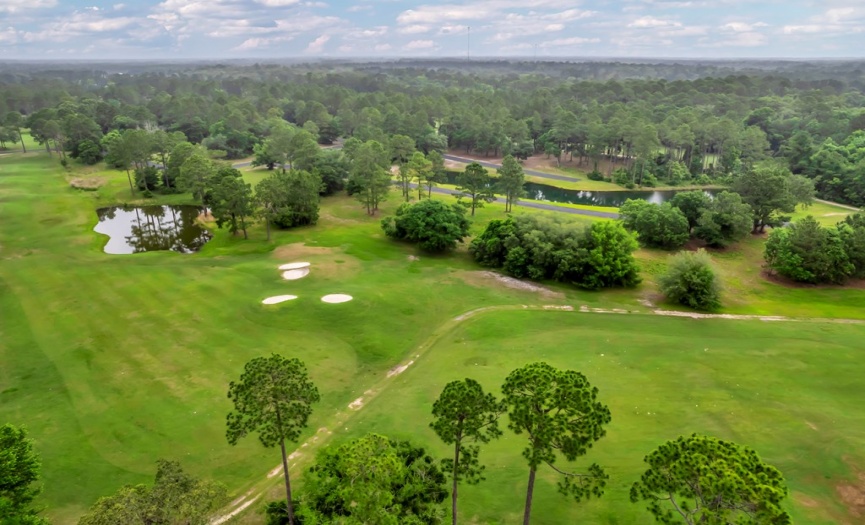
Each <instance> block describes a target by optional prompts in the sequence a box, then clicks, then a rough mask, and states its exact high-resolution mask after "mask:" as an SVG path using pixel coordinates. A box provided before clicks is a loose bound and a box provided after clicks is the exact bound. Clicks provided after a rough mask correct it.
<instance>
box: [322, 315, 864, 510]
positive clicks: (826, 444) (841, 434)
mask: <svg viewBox="0 0 865 525" xmlns="http://www.w3.org/2000/svg"><path fill="white" fill-rule="evenodd" d="M863 336H865V327H862V326H859V325H842V324H818V323H794V322H790V323H763V322H759V321H730V320H701V321H695V320H690V319H676V318H661V317H657V316H652V315H603V314H581V313H560V312H549V313H547V312H530V311H524V312H519V311H517V312H492V313H485V314H479V315H478V316H476V317H474V318H472V319H471V320H468V321H466V322H465V323H464V324H463V325H461V326H460V327H459V328H457V329H456V330H454V331H453V332H452V333H451V334H450V335H449V336H447V337H445V338H443V339H442V340H441V341H440V342H439V343H438V344H436V345H435V347H434V348H432V350H431V351H430V352H429V353H428V354H427V355H426V356H425V357H423V358H421V360H420V361H419V362H417V363H416V364H415V365H413V367H412V368H410V369H409V370H408V371H406V372H404V373H403V374H402V375H401V376H400V377H399V378H398V379H397V380H396V381H395V382H394V384H393V386H392V387H391V388H390V389H389V390H388V391H387V392H385V393H384V394H383V395H381V396H379V397H378V398H376V399H375V400H373V401H372V402H371V403H370V404H369V405H368V406H367V407H366V408H365V411H366V412H365V413H364V417H363V419H362V420H361V421H360V422H359V423H358V424H357V425H355V426H354V428H350V429H349V431H348V432H347V434H349V435H351V436H355V435H361V434H363V433H365V432H369V431H375V432H379V433H383V434H387V435H392V436H397V437H402V438H412V439H414V440H416V441H419V442H420V443H422V444H424V445H426V446H428V447H429V448H430V449H431V450H433V451H435V452H436V453H437V454H441V455H442V457H445V456H446V455H447V454H448V452H449V449H448V448H447V447H445V446H444V445H442V444H441V443H440V442H439V441H438V439H437V438H436V437H435V435H434V434H433V433H432V432H431V430H429V428H428V426H427V425H428V423H429V421H430V415H429V414H430V410H431V408H432V402H433V401H434V400H435V399H436V397H437V396H438V394H439V393H440V391H441V389H442V388H443V387H444V385H445V384H446V383H447V382H448V381H451V380H456V379H462V378H464V377H472V378H475V379H477V380H479V381H481V383H482V384H483V385H484V387H485V388H487V389H489V390H491V391H493V392H497V393H498V392H499V387H500V385H501V383H502V382H503V380H504V377H505V376H506V375H507V373H508V371H510V370H512V369H514V368H516V367H519V366H522V365H524V364H526V363H528V362H532V361H539V360H543V361H547V362H549V363H551V364H553V365H555V366H559V367H563V368H572V369H576V370H580V371H581V372H583V373H585V374H586V376H587V377H588V378H589V380H590V381H591V382H592V383H593V384H594V385H596V386H598V388H599V389H600V393H601V397H602V399H603V400H604V402H606V403H608V404H609V405H610V407H611V410H612V414H613V422H612V424H611V425H610V426H609V428H608V435H607V437H605V438H604V439H602V440H601V441H600V442H598V443H597V445H596V446H595V447H594V449H593V450H592V451H591V452H590V454H589V456H587V457H585V458H584V459H583V460H581V461H580V462H578V465H579V464H582V465H586V464H588V463H591V462H598V463H600V464H601V465H603V466H604V467H605V468H607V470H608V473H609V474H610V476H611V479H610V484H609V487H608V491H607V494H606V495H605V496H604V497H603V498H602V499H600V500H597V501H591V502H588V503H581V504H573V503H571V502H569V501H568V500H567V499H565V498H563V497H561V496H559V495H558V494H557V492H556V488H555V482H556V481H557V478H556V477H555V476H553V475H552V474H551V473H550V472H549V470H547V471H546V472H545V473H544V475H543V476H541V479H542V481H541V485H540V486H539V487H538V488H537V489H536V497H538V498H540V499H538V500H536V506H535V511H534V514H533V516H534V519H533V523H541V524H554V523H570V522H574V521H582V522H587V523H603V524H615V523H619V524H621V523H644V522H648V520H649V518H648V515H647V514H645V513H644V512H643V510H642V508H641V507H640V506H637V505H632V504H631V503H630V502H629V500H628V490H629V488H630V484H631V483H632V482H633V481H634V480H635V479H636V478H637V477H638V476H639V475H640V473H641V471H642V469H643V465H642V458H643V456H644V455H645V454H647V453H648V452H650V451H651V450H652V449H653V448H654V447H655V446H657V445H658V444H660V443H661V442H663V441H664V440H666V439H673V438H675V437H676V436H678V435H682V434H690V433H692V432H700V433H708V434H711V435H715V436H717V437H721V438H724V439H731V440H734V441H737V442H739V443H743V444H747V445H749V446H752V447H754V448H755V449H756V450H757V451H758V452H759V453H760V454H761V455H762V456H763V457H764V459H766V460H767V461H769V462H770V463H772V464H774V465H776V466H778V467H779V468H781V470H782V471H783V472H784V473H785V475H786V477H787V479H788V482H789V485H790V488H791V491H792V492H793V494H794V496H793V497H791V501H790V503H789V507H790V510H791V512H792V513H793V516H794V520H795V522H796V523H806V524H830V523H850V524H851V525H852V524H853V523H855V520H854V519H853V518H852V516H851V515H849V514H848V513H847V509H846V508H845V507H844V506H843V504H842V503H841V502H840V498H839V496H838V494H837V492H835V491H836V486H837V485H838V484H841V483H844V482H845V481H846V480H850V479H855V472H856V470H857V469H861V468H862V466H863V465H865V454H863V453H862V450H865V432H863V427H865V425H863V421H865V417H863V416H865V413H863V408H862V406H861V404H859V403H858V402H857V399H858V395H857V392H861V389H862V387H863V386H865V379H863V378H862V374H861V373H860V371H859V370H860V367H859V362H860V361H861V359H862V357H863V355H862V354H863V348H862V346H861V340H862V338H863ZM505 421H506V420H505ZM345 437H347V436H339V437H338V438H337V439H345ZM524 443H525V439H524V438H523V436H514V435H513V434H511V433H506V436H505V438H503V439H502V440H501V441H499V442H496V443H494V444H492V445H491V446H490V447H489V449H488V450H485V452H484V454H485V457H484V461H485V462H486V464H487V465H488V467H487V468H488V471H487V478H488V481H486V482H485V483H483V484H481V485H479V486H477V487H464V488H463V489H461V490H462V492H461V493H462V494H463V498H464V499H463V503H462V505H463V507H462V508H463V513H464V519H469V520H474V521H476V522H480V523H511V522H513V520H514V519H517V518H518V516H519V512H520V510H521V504H522V502H523V499H524V490H525V483H526V480H525V478H526V477H527V475H528V472H527V467H525V465H524V460H523V458H522V456H521V455H520V451H521V450H522V448H523V447H524V446H525V445H524ZM565 465H566V463H559V464H558V466H560V467H563V466H565ZM803 501H805V502H806V503H807V504H805V503H802V502H803Z"/></svg>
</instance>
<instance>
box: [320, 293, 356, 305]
mask: <svg viewBox="0 0 865 525" xmlns="http://www.w3.org/2000/svg"><path fill="white" fill-rule="evenodd" d="M352 299H354V297H352V296H350V295H345V294H344V293H332V294H330V295H325V296H324V297H322V298H321V300H322V301H323V302H325V303H331V304H337V303H347V302H349V301H351V300H352Z"/></svg>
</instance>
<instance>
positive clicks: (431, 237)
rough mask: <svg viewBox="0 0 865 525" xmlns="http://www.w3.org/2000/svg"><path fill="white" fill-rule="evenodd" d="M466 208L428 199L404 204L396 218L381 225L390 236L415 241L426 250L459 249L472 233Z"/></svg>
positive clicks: (387, 219) (386, 219)
mask: <svg viewBox="0 0 865 525" xmlns="http://www.w3.org/2000/svg"><path fill="white" fill-rule="evenodd" d="M465 215H466V211H465V208H463V207H461V206H459V205H448V204H445V203H443V202H442V201H439V200H433V199H427V200H423V201H420V202H418V203H416V204H408V203H403V204H401V205H400V207H399V208H397V210H396V215H395V216H394V217H386V218H384V219H382V221H381V227H382V229H383V230H384V233H385V234H386V235H387V236H388V237H393V238H394V239H404V240H407V241H410V242H415V243H417V244H418V246H419V247H420V248H421V249H422V250H426V251H429V252H443V251H445V250H452V249H454V248H456V246H457V244H458V243H461V242H463V239H464V238H466V237H467V236H468V234H469V225H470V223H469V220H468V219H467V218H466V216H465Z"/></svg>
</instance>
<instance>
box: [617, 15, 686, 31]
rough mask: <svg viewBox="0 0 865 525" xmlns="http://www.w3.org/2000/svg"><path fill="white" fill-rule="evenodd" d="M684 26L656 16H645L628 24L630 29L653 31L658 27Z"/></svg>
mask: <svg viewBox="0 0 865 525" xmlns="http://www.w3.org/2000/svg"><path fill="white" fill-rule="evenodd" d="M681 25H682V24H681V23H680V22H676V21H675V20H667V19H663V18H655V17H654V16H643V17H640V18H638V19H636V20H634V21H633V22H631V23H629V24H628V27H632V28H638V29H651V28H658V27H680V26H681Z"/></svg>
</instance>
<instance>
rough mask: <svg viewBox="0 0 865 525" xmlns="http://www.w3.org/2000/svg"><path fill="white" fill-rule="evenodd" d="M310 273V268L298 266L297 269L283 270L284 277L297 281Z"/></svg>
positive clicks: (287, 279)
mask: <svg viewBox="0 0 865 525" xmlns="http://www.w3.org/2000/svg"><path fill="white" fill-rule="evenodd" d="M307 275H309V268H298V269H296V270H288V271H285V272H282V278H283V279H285V280H286V281H296V280H297V279H302V278H304V277H306V276H307Z"/></svg>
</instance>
